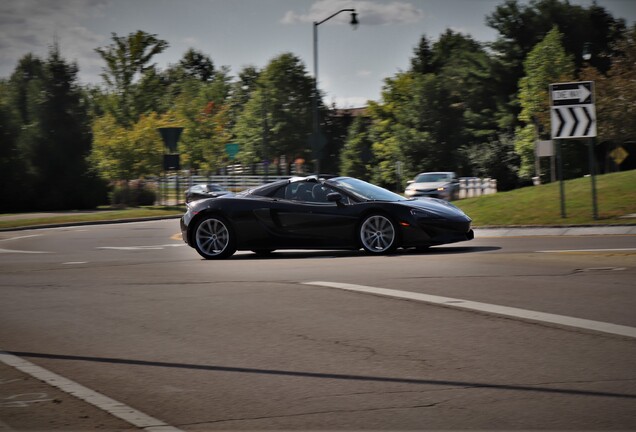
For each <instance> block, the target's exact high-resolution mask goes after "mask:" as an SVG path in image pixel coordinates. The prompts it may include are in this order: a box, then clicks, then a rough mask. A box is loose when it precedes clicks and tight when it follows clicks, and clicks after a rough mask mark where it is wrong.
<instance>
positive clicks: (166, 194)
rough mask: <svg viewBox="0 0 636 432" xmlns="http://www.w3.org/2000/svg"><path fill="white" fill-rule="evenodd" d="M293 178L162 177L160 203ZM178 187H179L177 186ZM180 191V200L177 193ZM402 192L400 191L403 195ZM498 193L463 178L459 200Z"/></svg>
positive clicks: (489, 182)
mask: <svg viewBox="0 0 636 432" xmlns="http://www.w3.org/2000/svg"><path fill="white" fill-rule="evenodd" d="M290 177H291V176H288V175H287V176H276V175H269V176H265V175H242V174H241V175H211V176H200V175H193V176H179V178H178V183H177V177H176V176H166V177H162V178H161V179H159V180H158V181H157V191H158V192H159V193H158V197H157V198H158V201H159V202H160V203H161V204H164V205H166V204H169V203H174V202H176V201H178V202H179V203H183V202H185V190H186V189H188V188H189V187H192V186H194V185H196V184H204V183H216V184H219V185H221V186H223V187H224V188H225V189H228V190H231V191H233V192H240V191H242V190H245V189H249V188H252V187H256V186H260V185H262V184H265V183H271V182H274V181H277V180H284V179H288V178H290ZM177 185H178V186H177ZM177 190H178V191H179V193H178V198H177V196H176V195H177V194H176V193H175V192H176V191H177ZM401 192H402V191H400V193H401ZM496 192H497V180H496V179H491V178H484V179H481V178H477V177H463V178H460V179H459V199H464V198H473V197H478V196H482V195H489V194H494V193H496Z"/></svg>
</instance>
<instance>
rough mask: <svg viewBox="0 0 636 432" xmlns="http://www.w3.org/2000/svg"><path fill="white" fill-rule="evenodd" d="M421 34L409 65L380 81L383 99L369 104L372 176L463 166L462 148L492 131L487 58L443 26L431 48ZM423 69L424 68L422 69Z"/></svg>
mask: <svg viewBox="0 0 636 432" xmlns="http://www.w3.org/2000/svg"><path fill="white" fill-rule="evenodd" d="M426 46H427V42H426V39H425V38H423V39H422V41H421V42H420V45H419V47H418V49H417V50H416V52H415V54H416V58H414V59H412V61H411V64H412V69H411V70H409V71H407V72H401V73H399V74H397V75H396V76H395V77H393V78H390V79H387V80H385V85H384V87H383V91H382V104H381V105H376V104H371V106H370V108H369V113H370V116H371V118H372V123H371V127H370V134H369V136H370V138H371V139H372V141H373V153H374V157H375V160H376V161H377V169H376V170H375V171H376V175H375V177H374V181H376V182H378V183H380V184H383V185H387V186H389V185H394V184H395V183H396V181H397V178H396V173H395V164H396V162H398V161H401V162H403V166H404V172H405V175H406V177H408V176H412V175H414V174H416V173H417V172H421V171H437V170H448V171H464V170H468V169H469V168H470V167H469V166H467V163H466V162H465V161H464V156H465V155H466V154H467V153H466V152H465V151H464V150H463V149H464V148H466V147H471V146H474V145H479V144H480V143H482V142H484V141H487V140H488V139H490V137H491V136H494V135H495V133H496V128H497V125H496V123H495V119H494V115H493V113H494V112H495V109H496V105H495V101H494V99H493V97H492V93H493V91H492V85H493V84H492V83H490V67H491V66H490V61H489V58H488V55H487V54H486V52H485V51H484V50H483V48H482V47H481V45H480V44H479V43H477V42H476V41H474V40H473V39H472V38H470V37H468V36H465V35H462V34H459V33H455V32H453V31H451V30H447V31H446V32H445V33H444V34H442V35H441V36H440V39H439V40H438V41H437V42H436V43H435V44H433V47H432V48H431V49H430V52H429V51H428V50H427V49H426ZM422 71H425V73H421V72H422Z"/></svg>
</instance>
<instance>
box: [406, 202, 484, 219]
mask: <svg viewBox="0 0 636 432" xmlns="http://www.w3.org/2000/svg"><path fill="white" fill-rule="evenodd" d="M400 204H402V205H403V206H406V207H409V208H411V209H415V210H421V211H424V212H425V213H427V214H429V215H431V216H432V217H434V216H438V217H441V218H451V219H461V220H468V221H471V220H472V219H471V218H470V217H468V215H466V213H464V212H463V211H462V210H461V209H459V208H458V207H457V206H455V205H453V204H451V203H449V202H447V201H444V200H440V199H437V198H420V199H412V200H404V201H400Z"/></svg>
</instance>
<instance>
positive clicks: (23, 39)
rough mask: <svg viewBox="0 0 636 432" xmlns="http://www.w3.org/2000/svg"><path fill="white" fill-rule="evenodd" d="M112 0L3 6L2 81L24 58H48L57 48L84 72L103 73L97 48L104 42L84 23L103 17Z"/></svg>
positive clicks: (28, 0) (23, 1) (31, 0)
mask: <svg viewBox="0 0 636 432" xmlns="http://www.w3.org/2000/svg"><path fill="white" fill-rule="evenodd" d="M109 2H110V0H56V1H50V0H19V1H2V2H0V58H2V63H1V64H0V77H6V76H8V75H10V74H11V73H12V72H13V70H14V68H15V66H16V65H17V62H18V60H19V59H20V58H22V57H23V56H24V55H26V54H29V53H32V54H35V55H37V56H40V57H43V58H45V57H46V56H47V53H48V51H49V48H50V47H52V46H53V45H54V44H56V43H57V45H58V46H59V48H60V51H61V53H62V57H63V58H65V59H67V60H68V61H77V62H78V63H79V64H80V68H81V69H89V70H92V71H93V72H94V73H95V74H97V73H98V72H99V66H97V65H98V63H99V61H98V56H97V54H96V53H95V52H94V49H95V47H97V46H99V45H100V44H101V43H103V41H104V36H103V35H98V34H95V33H93V32H91V31H90V30H88V29H87V28H86V27H84V26H83V25H82V24H81V23H82V20H83V19H85V18H87V17H90V16H92V15H94V14H100V13H101V11H102V10H103V8H104V7H105V6H106V5H107V4H108V3H109Z"/></svg>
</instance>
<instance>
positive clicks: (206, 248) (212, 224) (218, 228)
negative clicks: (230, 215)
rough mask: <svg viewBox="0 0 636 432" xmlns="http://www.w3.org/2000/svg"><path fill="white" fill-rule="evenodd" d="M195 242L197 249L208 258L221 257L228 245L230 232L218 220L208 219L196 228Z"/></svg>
mask: <svg viewBox="0 0 636 432" xmlns="http://www.w3.org/2000/svg"><path fill="white" fill-rule="evenodd" d="M195 240H196V242H197V246H198V249H199V250H200V251H201V252H203V253H204V254H205V255H207V256H209V257H215V256H218V255H221V254H222V253H223V252H224V251H225V250H226V249H227V247H228V245H229V244H230V232H229V231H228V229H227V227H226V226H225V224H224V223H223V222H221V221H220V220H219V219H215V218H210V219H206V220H204V221H202V222H201V223H200V224H199V226H198V227H197V231H196V233H195Z"/></svg>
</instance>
